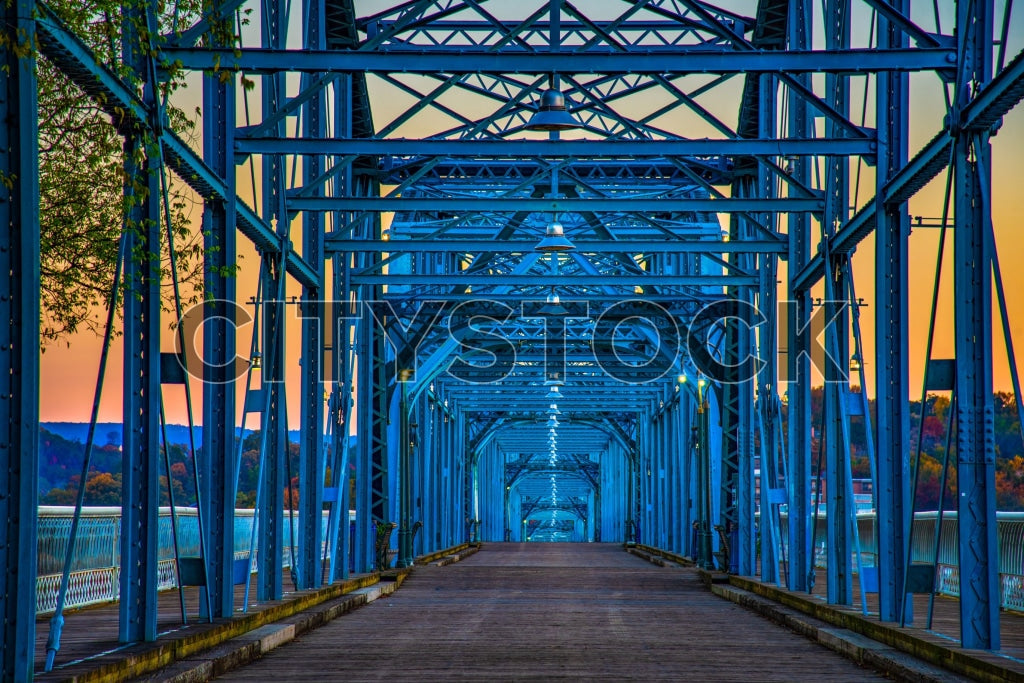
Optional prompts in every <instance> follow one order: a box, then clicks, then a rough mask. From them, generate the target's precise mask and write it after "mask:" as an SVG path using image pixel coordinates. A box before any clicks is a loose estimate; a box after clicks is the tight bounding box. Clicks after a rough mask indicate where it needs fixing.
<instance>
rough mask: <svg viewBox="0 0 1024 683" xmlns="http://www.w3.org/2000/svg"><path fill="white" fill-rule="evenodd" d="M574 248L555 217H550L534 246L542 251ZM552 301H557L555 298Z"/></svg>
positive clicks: (550, 251) (549, 251)
mask: <svg viewBox="0 0 1024 683" xmlns="http://www.w3.org/2000/svg"><path fill="white" fill-rule="evenodd" d="M575 248H576V245H575V244H573V243H572V242H570V241H569V238H568V237H566V236H565V228H563V227H562V224H561V223H559V222H558V218H557V217H553V218H552V219H551V222H550V223H548V227H547V229H546V230H545V231H544V239H542V240H541V241H540V242H537V246H535V247H534V249H536V250H537V251H541V252H544V253H552V252H562V251H572V250H573V249H575ZM556 298H557V295H556ZM554 303H558V302H557V300H556V301H555V302H554Z"/></svg>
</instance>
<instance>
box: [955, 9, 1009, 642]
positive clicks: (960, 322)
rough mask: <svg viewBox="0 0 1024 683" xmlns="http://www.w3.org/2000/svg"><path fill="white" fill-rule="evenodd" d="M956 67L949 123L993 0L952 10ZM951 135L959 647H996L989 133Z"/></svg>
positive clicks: (988, 34) (982, 53)
mask: <svg viewBox="0 0 1024 683" xmlns="http://www.w3.org/2000/svg"><path fill="white" fill-rule="evenodd" d="M956 26H957V33H958V40H959V41H960V46H961V51H960V60H961V62H960V69H959V71H958V82H957V84H956V85H957V88H956V103H955V105H954V111H953V112H952V113H951V119H952V120H953V121H956V120H957V118H956V115H957V112H958V111H959V110H960V109H961V108H962V107H963V106H965V105H966V104H967V103H968V102H969V101H970V98H971V97H972V96H973V95H974V94H975V93H976V92H977V89H978V88H979V87H980V86H983V85H984V84H985V83H987V82H988V81H989V79H990V78H991V73H992V63H991V61H992V56H991V46H992V2H991V0H974V2H961V3H958V4H957V24H956ZM958 133H959V134H958V135H956V137H955V143H954V144H955V157H956V158H955V165H956V171H955V176H954V178H955V188H956V189H955V192H956V199H955V202H954V211H955V217H956V222H955V225H956V228H955V229H954V231H953V276H954V282H955V286H956V292H957V298H956V305H955V313H954V320H955V324H956V327H955V334H956V394H957V414H956V420H957V482H958V489H959V492H960V496H959V498H958V502H959V505H958V524H959V527H960V629H961V634H960V635H961V644H962V646H963V647H965V648H982V649H998V648H999V573H998V572H999V568H998V554H997V553H998V549H997V542H996V505H995V445H994V434H993V419H994V418H993V410H992V243H991V236H990V232H989V230H988V221H989V220H991V217H990V215H989V214H990V212H991V209H992V207H991V206H987V205H986V204H985V200H984V197H985V195H986V193H984V192H982V186H983V185H984V186H987V187H991V186H992V184H991V178H992V169H991V147H990V145H989V139H988V132H987V131H981V132H976V131H958Z"/></svg>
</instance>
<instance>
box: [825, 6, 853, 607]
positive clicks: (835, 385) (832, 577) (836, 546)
mask: <svg viewBox="0 0 1024 683" xmlns="http://www.w3.org/2000/svg"><path fill="white" fill-rule="evenodd" d="M824 20H825V46H826V47H827V48H828V49H830V50H845V49H848V48H849V46H850V25H849V24H850V2H849V0H827V2H826V3H825V15H824ZM849 100H850V85H849V78H848V77H847V76H845V75H842V74H834V73H828V74H825V101H826V102H827V103H828V104H829V105H830V106H831V107H832V108H833V109H834V110H835V111H836V112H838V113H839V114H840V115H841V116H843V117H846V116H847V113H848V111H849V107H850V104H849ZM825 134H826V135H828V136H830V137H833V136H835V137H838V136H840V135H842V128H841V127H840V126H839V124H838V123H836V122H835V121H833V120H831V119H829V118H827V117H826V119H825ZM825 161H826V168H825V188H824V189H825V214H824V226H823V228H824V231H823V232H824V234H825V235H826V237H827V238H828V237H831V236H832V235H834V234H835V232H836V230H838V228H839V226H840V225H842V224H843V223H845V222H846V219H847V217H848V216H849V203H850V188H849V180H848V176H849V165H850V162H849V159H848V158H847V157H843V156H828V157H826V158H825ZM844 264H845V259H844V258H843V257H838V258H836V259H835V260H832V259H831V258H830V259H829V261H828V262H827V264H826V272H825V277H826V278H829V279H831V280H832V281H833V282H834V284H833V285H832V289H831V296H829V295H826V297H825V298H826V300H828V299H833V298H834V299H839V298H840V297H841V296H845V292H846V286H845V281H846V280H845V278H846V277H847V274H846V272H845V269H844ZM827 286H828V285H826V287H827ZM825 319H826V320H828V321H831V324H830V325H828V326H827V327H826V328H825V349H826V354H827V355H832V356H833V358H832V361H834V362H830V361H829V360H828V359H827V357H826V360H825V368H824V373H825V395H824V398H825V414H826V416H827V419H826V422H825V424H824V429H823V432H824V434H823V437H824V439H825V463H826V466H825V471H826V476H825V483H826V493H827V497H826V509H827V513H826V525H827V529H828V570H827V572H828V589H827V590H828V601H829V602H830V603H833V604H836V603H837V604H842V605H848V604H850V603H851V602H853V565H852V561H851V555H850V552H851V548H852V546H851V542H850V540H851V521H850V513H851V511H852V510H851V506H852V505H853V501H851V500H847V497H846V496H847V470H848V469H849V465H848V461H849V457H850V453H849V444H848V443H847V440H846V429H845V422H844V419H845V405H844V404H843V401H844V400H845V395H846V387H847V369H846V368H847V363H846V359H847V358H849V353H848V352H847V349H848V348H849V341H848V339H849V316H848V315H847V313H846V311H845V309H844V307H843V306H842V305H841V304H839V303H838V302H834V301H826V302H825Z"/></svg>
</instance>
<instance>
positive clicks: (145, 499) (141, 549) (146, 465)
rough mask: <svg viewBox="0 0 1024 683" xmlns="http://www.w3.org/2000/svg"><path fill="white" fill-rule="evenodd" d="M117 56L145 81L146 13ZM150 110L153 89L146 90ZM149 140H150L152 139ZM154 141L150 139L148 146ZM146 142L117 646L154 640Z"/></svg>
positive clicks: (128, 12)
mask: <svg viewBox="0 0 1024 683" xmlns="http://www.w3.org/2000/svg"><path fill="white" fill-rule="evenodd" d="M122 12H123V27H124V28H123V41H124V42H123V46H122V54H123V57H124V61H125V64H126V65H127V66H128V68H129V69H130V70H131V71H132V72H133V76H134V78H135V80H136V81H137V82H139V81H141V80H142V79H143V78H144V76H143V75H142V74H145V73H146V68H145V62H144V60H145V59H146V57H145V52H144V48H143V46H142V40H143V39H142V37H141V36H140V30H144V27H145V25H146V17H145V14H144V12H145V10H142V11H140V10H139V9H138V7H137V6H136V5H125V6H123V7H122ZM143 98H144V100H145V102H146V104H147V105H148V106H153V105H154V104H155V101H156V84H155V83H149V82H148V81H147V82H144V83H143ZM149 135H150V136H151V135H152V133H151V132H150V134H149ZM150 140H151V138H150ZM146 144H147V134H146V132H144V131H142V130H130V131H128V132H127V133H126V134H125V142H124V166H125V205H126V206H127V207H128V209H127V212H126V216H125V226H124V229H125V231H126V232H127V240H126V242H125V254H127V259H126V263H125V282H126V287H127V292H126V294H125V297H124V308H125V311H124V425H123V429H124V439H123V448H122V465H121V482H122V483H121V505H122V508H121V510H122V511H121V577H120V580H121V595H120V602H119V603H118V611H119V617H120V621H119V630H118V635H119V638H120V640H121V642H126V643H128V642H135V641H140V640H146V641H151V640H156V617H157V594H156V593H157V561H158V556H159V548H158V539H157V522H158V511H159V505H160V501H159V494H160V490H159V488H158V486H157V482H158V481H159V465H158V462H159V461H158V456H159V453H160V444H159V439H158V435H159V416H160V267H159V260H160V171H159V168H158V167H157V166H156V164H155V160H154V159H153V158H152V157H151V156H150V155H148V154H147V150H146Z"/></svg>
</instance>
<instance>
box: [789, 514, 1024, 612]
mask: <svg viewBox="0 0 1024 683" xmlns="http://www.w3.org/2000/svg"><path fill="white" fill-rule="evenodd" d="M937 517H938V513H937V512H918V513H916V515H915V517H914V532H913V548H912V552H911V561H912V562H922V563H931V562H932V558H933V556H934V552H935V536H936V534H935V523H936V519H937ZM782 519H783V523H782V525H781V529H782V535H783V540H784V542H788V538H786V536H787V524H786V515H785V514H783V515H782ZM996 519H997V527H996V536H997V539H998V545H999V582H1000V604H1001V607H1002V608H1003V609H1006V610H1014V611H1018V612H1024V512H999V513H996ZM956 522H957V513H956V512H951V511H948V510H947V511H946V512H944V513H943V514H942V529H941V533H940V539H941V542H940V546H939V555H938V565H937V566H936V568H935V575H936V582H937V584H938V585H937V592H938V593H941V594H943V595H949V596H952V597H959V596H960V573H959V565H958V562H957V547H958V543H959V537H958V534H957V523H956ZM857 525H858V527H859V529H858V531H859V532H860V540H861V550H860V552H861V562H862V564H863V566H864V567H875V566H877V546H876V543H875V539H876V538H877V535H876V530H875V513H874V512H859V513H858V514H857ZM825 538H826V520H825V514H824V510H822V513H821V514H820V515H819V517H818V523H817V526H816V528H815V532H814V564H815V566H816V567H818V568H824V567H826V566H827V562H826V558H827V556H828V555H827V553H826V552H825V547H826V546H825V543H826V541H825Z"/></svg>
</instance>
